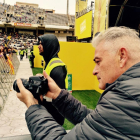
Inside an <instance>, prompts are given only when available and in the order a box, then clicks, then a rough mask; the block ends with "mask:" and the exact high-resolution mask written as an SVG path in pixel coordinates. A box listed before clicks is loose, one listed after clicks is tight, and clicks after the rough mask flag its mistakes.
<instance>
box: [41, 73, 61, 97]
mask: <svg viewBox="0 0 140 140" xmlns="http://www.w3.org/2000/svg"><path fill="white" fill-rule="evenodd" d="M43 75H44V77H45V78H46V79H47V80H48V87H49V91H48V92H47V94H46V95H45V96H46V97H49V98H52V99H56V98H57V97H58V96H59V94H60V92H61V89H60V88H59V87H58V86H57V84H56V83H55V81H54V80H53V79H52V78H51V77H50V76H49V75H48V74H47V73H46V72H45V71H43Z"/></svg>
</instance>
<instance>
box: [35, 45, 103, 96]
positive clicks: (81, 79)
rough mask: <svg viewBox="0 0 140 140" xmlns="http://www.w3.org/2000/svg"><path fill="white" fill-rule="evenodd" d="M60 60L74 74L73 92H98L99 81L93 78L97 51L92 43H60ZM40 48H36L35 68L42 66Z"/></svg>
mask: <svg viewBox="0 0 140 140" xmlns="http://www.w3.org/2000/svg"><path fill="white" fill-rule="evenodd" d="M60 46H61V47H60V52H59V57H60V59H61V60H62V61H63V62H64V63H65V64H66V65H67V70H68V73H71V74H72V90H97V91H98V92H100V93H101V92H102V90H100V89H99V88H98V85H99V83H98V81H97V78H96V77H95V76H93V74H92V72H93V68H94V66H95V63H94V62H93V59H94V52H95V49H94V48H93V47H92V45H91V44H90V43H77V42H60ZM37 47H38V46H34V54H35V59H34V66H35V67H38V68H39V67H40V68H42V66H41V59H42V57H41V56H40V55H39V51H38V48H37Z"/></svg>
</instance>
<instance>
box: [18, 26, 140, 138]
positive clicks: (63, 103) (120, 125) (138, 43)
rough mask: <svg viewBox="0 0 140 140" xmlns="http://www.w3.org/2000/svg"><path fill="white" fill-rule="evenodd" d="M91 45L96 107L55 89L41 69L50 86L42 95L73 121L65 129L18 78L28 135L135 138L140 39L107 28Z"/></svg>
mask: <svg viewBox="0 0 140 140" xmlns="http://www.w3.org/2000/svg"><path fill="white" fill-rule="evenodd" d="M92 44H93V46H94V47H95V55H94V62H95V64H96V65H95V67H94V70H93V75H95V76H96V77H97V79H98V81H99V88H100V89H102V90H104V92H103V93H102V95H101V97H100V99H99V101H98V103H97V106H96V108H95V110H91V109H88V108H87V107H86V106H84V105H82V104H81V103H80V102H79V101H78V100H76V99H75V98H74V97H73V96H71V95H70V94H69V93H68V92H67V91H66V90H64V89H60V87H59V86H57V84H56V83H55V82H54V80H53V79H52V78H51V77H49V76H48V75H47V74H46V72H45V71H44V73H43V74H44V77H45V78H46V79H47V80H48V87H49V90H48V92H47V93H46V95H45V96H47V97H51V98H52V99H53V100H52V104H53V105H54V106H55V107H56V108H57V110H58V111H59V112H60V113H61V114H62V115H63V116H65V117H66V118H67V119H68V120H69V121H70V122H72V123H73V124H75V127H74V128H73V129H72V130H71V131H70V132H69V133H68V134H67V133H66V131H65V130H64V128H63V127H62V126H60V125H59V124H58V123H57V122H56V121H55V120H54V118H53V117H52V115H51V114H50V113H49V112H48V111H47V110H46V109H45V108H44V107H43V106H41V105H39V104H38V102H37V100H35V98H34V97H33V95H32V93H31V92H29V91H28V90H27V89H25V87H24V86H23V84H22V82H21V80H20V79H18V81H17V84H18V87H19V89H20V93H17V97H18V98H19V99H20V100H21V101H22V102H24V103H25V104H26V106H27V107H28V109H27V111H26V114H25V116H26V122H27V126H28V129H29V131H30V133H31V136H32V139H38V140H43V139H49V140H54V139H57V140H87V139H88V140H114V139H116V140H120V139H122V140H132V139H135V140H139V139H140V132H139V130H140V57H139V56H140V40H139V37H138V34H137V32H136V31H134V30H132V29H129V28H125V27H111V28H109V29H107V30H106V31H104V32H101V33H99V34H98V35H97V36H96V37H95V38H94V39H93V42H92ZM42 98H43V97H42V96H40V99H41V100H42ZM93 100H94V99H93Z"/></svg>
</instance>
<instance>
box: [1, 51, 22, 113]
mask: <svg viewBox="0 0 140 140" xmlns="http://www.w3.org/2000/svg"><path fill="white" fill-rule="evenodd" d="M19 64H20V62H19V60H18V58H17V55H16V53H13V54H10V55H9V56H8V57H7V60H6V59H5V57H4V56H0V113H1V112H2V109H3V107H4V104H5V102H6V100H7V97H8V95H9V92H10V89H11V86H12V85H13V82H14V79H15V76H16V73H17V70H18V68H19Z"/></svg>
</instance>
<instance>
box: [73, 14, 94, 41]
mask: <svg viewBox="0 0 140 140" xmlns="http://www.w3.org/2000/svg"><path fill="white" fill-rule="evenodd" d="M91 28H92V11H90V12H88V13H86V14H85V15H83V16H81V17H79V18H77V19H76V27H75V36H77V39H84V38H88V37H91Z"/></svg>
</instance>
